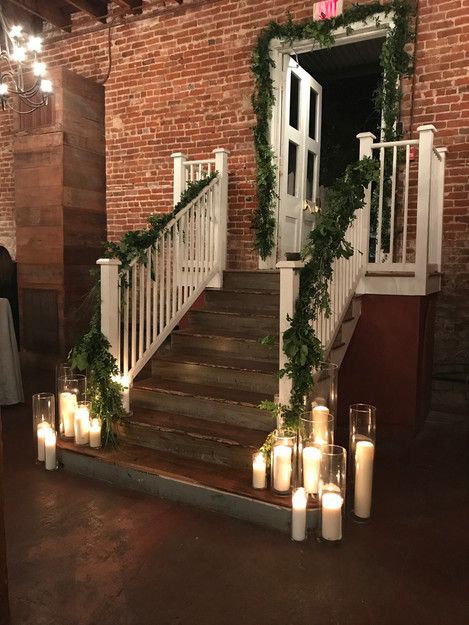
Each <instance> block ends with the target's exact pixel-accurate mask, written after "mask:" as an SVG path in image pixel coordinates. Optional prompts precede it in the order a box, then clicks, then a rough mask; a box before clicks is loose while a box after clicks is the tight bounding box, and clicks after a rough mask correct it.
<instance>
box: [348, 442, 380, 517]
mask: <svg viewBox="0 0 469 625" xmlns="http://www.w3.org/2000/svg"><path fill="white" fill-rule="evenodd" d="M374 456H375V446H374V445H373V443H372V442H371V441H358V442H357V444H356V446H355V497H354V506H353V512H354V514H356V516H358V517H361V518H363V519H367V518H368V517H369V516H370V511H371V489H372V484H373V460H374Z"/></svg>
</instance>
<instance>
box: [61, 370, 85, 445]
mask: <svg viewBox="0 0 469 625" xmlns="http://www.w3.org/2000/svg"><path fill="white" fill-rule="evenodd" d="M57 386H58V395H59V398H58V404H59V422H60V427H59V429H60V435H61V436H62V437H63V438H73V437H74V436H75V412H76V410H77V408H78V404H79V403H81V402H83V401H86V376H85V375H83V374H81V373H74V374H73V377H72V378H68V377H62V378H59V379H58V381H57Z"/></svg>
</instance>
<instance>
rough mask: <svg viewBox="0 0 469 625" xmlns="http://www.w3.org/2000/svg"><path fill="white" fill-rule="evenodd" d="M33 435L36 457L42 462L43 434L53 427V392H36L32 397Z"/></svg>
mask: <svg viewBox="0 0 469 625" xmlns="http://www.w3.org/2000/svg"><path fill="white" fill-rule="evenodd" d="M32 408H33V436H34V441H35V443H37V459H38V461H39V462H44V453H45V452H44V435H45V430H46V429H47V428H53V427H55V397H54V394H53V393H37V394H36V395H33V398H32Z"/></svg>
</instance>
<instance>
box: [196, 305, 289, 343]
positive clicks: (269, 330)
mask: <svg viewBox="0 0 469 625" xmlns="http://www.w3.org/2000/svg"><path fill="white" fill-rule="evenodd" d="M189 325H190V327H191V328H192V329H203V330H217V329H219V328H223V329H224V330H236V331H237V332H242V333H243V334H245V335H246V336H249V337H250V338H262V337H263V336H266V335H274V336H278V333H279V319H278V314H277V315H268V314H260V313H256V314H253V313H241V312H225V311H215V310H204V309H202V310H192V311H191V312H190V313H189Z"/></svg>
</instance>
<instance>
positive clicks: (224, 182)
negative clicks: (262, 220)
mask: <svg viewBox="0 0 469 625" xmlns="http://www.w3.org/2000/svg"><path fill="white" fill-rule="evenodd" d="M213 154H214V156H215V170H216V171H217V172H218V175H219V177H220V182H219V184H218V187H217V227H216V230H215V246H216V258H217V266H218V274H217V275H216V276H215V278H214V279H213V280H212V281H211V282H210V284H209V286H210V287H214V288H221V287H222V286H223V271H224V270H225V269H226V241H227V235H228V156H229V154H230V153H229V151H228V150H225V149H224V148H217V149H216V150H213Z"/></svg>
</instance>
